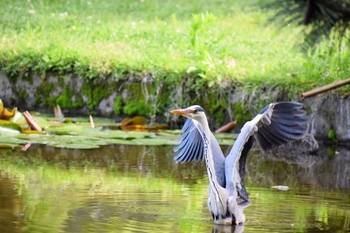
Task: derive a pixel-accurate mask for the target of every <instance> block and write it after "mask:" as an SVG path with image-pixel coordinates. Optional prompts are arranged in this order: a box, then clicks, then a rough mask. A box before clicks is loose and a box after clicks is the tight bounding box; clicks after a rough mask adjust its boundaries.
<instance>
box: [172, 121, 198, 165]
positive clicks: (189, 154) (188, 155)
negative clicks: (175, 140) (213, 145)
mask: <svg viewBox="0 0 350 233" xmlns="http://www.w3.org/2000/svg"><path fill="white" fill-rule="evenodd" d="M196 124H197V125H196ZM197 127H200V126H199V125H198V123H197V122H196V121H194V120H192V119H190V118H188V119H187V120H186V122H185V124H184V126H183V127H182V131H183V134H182V135H181V137H180V139H179V141H180V144H179V145H178V146H177V147H175V149H174V151H175V152H177V151H179V153H178V154H177V155H176V156H175V158H174V159H175V161H176V162H189V161H194V160H196V161H202V160H203V159H204V143H203V139H202V136H201V133H200V132H199V129H198V128H197Z"/></svg>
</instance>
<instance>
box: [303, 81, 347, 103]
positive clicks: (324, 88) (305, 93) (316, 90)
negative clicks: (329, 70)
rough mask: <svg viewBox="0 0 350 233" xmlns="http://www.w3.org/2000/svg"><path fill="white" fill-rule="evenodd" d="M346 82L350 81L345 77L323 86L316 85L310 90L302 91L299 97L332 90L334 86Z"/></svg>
mask: <svg viewBox="0 0 350 233" xmlns="http://www.w3.org/2000/svg"><path fill="white" fill-rule="evenodd" d="M348 83H350V78H348V79H345V80H341V81H338V82H335V83H331V84H328V85H325V86H323V87H318V88H316V89H313V90H311V91H307V92H304V93H302V94H301V98H302V99H304V98H307V97H310V96H313V95H317V94H320V93H322V92H325V91H329V90H332V89H334V88H337V87H340V86H343V85H345V84H348Z"/></svg>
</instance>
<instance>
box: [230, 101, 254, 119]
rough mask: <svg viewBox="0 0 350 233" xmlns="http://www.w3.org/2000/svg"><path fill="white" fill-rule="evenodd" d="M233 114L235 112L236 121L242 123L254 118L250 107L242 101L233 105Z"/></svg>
mask: <svg viewBox="0 0 350 233" xmlns="http://www.w3.org/2000/svg"><path fill="white" fill-rule="evenodd" d="M233 114H234V117H235V119H236V121H237V122H238V123H239V124H242V123H244V122H246V121H248V120H250V119H252V115H251V113H250V112H249V111H248V108H247V107H246V106H245V105H244V104H243V103H242V102H237V103H236V104H235V105H234V106H233Z"/></svg>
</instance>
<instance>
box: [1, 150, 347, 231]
mask: <svg viewBox="0 0 350 233" xmlns="http://www.w3.org/2000/svg"><path fill="white" fill-rule="evenodd" d="M228 149H229V148H226V147H225V148H224V150H226V151H227V150H228ZM172 150H173V146H125V145H118V146H106V147H102V148H100V149H94V150H73V149H57V148H52V147H46V146H35V145H34V146H32V147H30V148H29V150H27V151H26V152H23V151H14V150H7V151H0V232H2V233H17V232H18V233H20V232H72V233H73V232H74V233H78V232H99V233H100V232H279V233H283V232H350V179H349V177H350V153H349V152H348V151H347V150H346V148H338V149H337V153H335V155H334V156H329V155H328V154H327V149H323V150H321V151H320V152H319V153H317V154H314V155H308V154H300V155H299V154H293V153H292V152H291V151H289V154H288V155H287V154H281V153H277V154H276V153H270V154H263V153H261V152H260V151H259V150H253V151H252V152H251V153H250V155H249V157H248V161H247V174H246V177H245V179H246V184H247V190H248V191H249V192H250V195H251V199H252V204H251V205H250V206H249V207H248V208H247V209H245V214H246V218H247V222H246V224H245V225H244V226H238V227H236V228H235V227H231V226H229V227H222V226H214V224H213V222H212V219H211V215H210V213H209V211H208V208H207V205H206V202H207V183H208V180H207V175H206V171H205V165H204V163H193V164H176V163H175V162H174V161H173V156H174V152H173V151H172ZM294 153H298V152H294ZM273 185H285V186H288V187H289V190H287V191H281V190H278V189H274V188H271V186H273Z"/></svg>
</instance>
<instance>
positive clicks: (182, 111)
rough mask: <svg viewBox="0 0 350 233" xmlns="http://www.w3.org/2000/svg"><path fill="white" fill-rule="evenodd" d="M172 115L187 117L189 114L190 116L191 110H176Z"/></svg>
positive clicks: (172, 111)
mask: <svg viewBox="0 0 350 233" xmlns="http://www.w3.org/2000/svg"><path fill="white" fill-rule="evenodd" d="M170 113H171V114H175V115H183V116H187V115H188V114H190V110H189V109H187V108H184V109H174V110H171V111H170Z"/></svg>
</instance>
